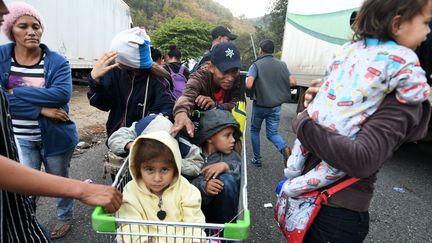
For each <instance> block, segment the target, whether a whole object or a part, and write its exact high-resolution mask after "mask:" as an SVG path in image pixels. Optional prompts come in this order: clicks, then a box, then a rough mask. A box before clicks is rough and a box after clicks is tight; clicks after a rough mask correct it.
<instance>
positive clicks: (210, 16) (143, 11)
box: [125, 0, 255, 34]
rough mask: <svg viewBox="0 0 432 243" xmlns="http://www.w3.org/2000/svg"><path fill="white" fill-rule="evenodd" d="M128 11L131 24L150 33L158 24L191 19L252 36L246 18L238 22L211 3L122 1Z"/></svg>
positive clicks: (193, 0) (198, 0) (200, 0)
mask: <svg viewBox="0 0 432 243" xmlns="http://www.w3.org/2000/svg"><path fill="white" fill-rule="evenodd" d="M125 2H126V3H127V4H128V5H129V6H130V8H131V14H132V21H133V22H134V25H142V26H145V27H146V29H148V31H149V32H150V34H151V33H152V31H154V30H156V29H157V28H158V27H159V25H160V24H161V23H163V22H165V21H167V20H170V19H173V18H175V17H185V18H192V19H197V20H201V21H205V22H208V23H210V24H212V25H215V26H216V25H225V26H227V27H228V28H231V30H232V31H234V32H235V33H238V34H241V33H253V32H255V28H254V27H253V24H252V23H251V22H249V21H248V20H247V19H239V18H236V17H234V16H233V15H232V13H231V11H230V10H229V9H227V8H225V7H224V6H222V5H220V4H219V3H217V2H214V1H212V0H188V1H184V0H125Z"/></svg>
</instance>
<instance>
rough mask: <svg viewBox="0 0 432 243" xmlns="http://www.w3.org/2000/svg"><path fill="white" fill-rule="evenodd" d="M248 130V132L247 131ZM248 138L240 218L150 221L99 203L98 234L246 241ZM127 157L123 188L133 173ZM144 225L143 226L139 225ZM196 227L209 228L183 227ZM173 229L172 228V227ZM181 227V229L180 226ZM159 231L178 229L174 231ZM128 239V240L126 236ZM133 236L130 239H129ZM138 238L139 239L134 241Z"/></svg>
mask: <svg viewBox="0 0 432 243" xmlns="http://www.w3.org/2000/svg"><path fill="white" fill-rule="evenodd" d="M243 134H245V133H243ZM245 141H246V138H245V135H243V139H242V155H243V156H242V158H243V161H242V177H241V185H240V186H241V190H240V198H239V206H238V215H237V220H236V222H229V223H225V224H212V223H185V222H164V221H149V220H134V219H123V218H118V217H116V215H114V214H108V213H106V212H105V211H104V210H103V208H102V207H100V206H99V207H96V208H95V210H94V211H93V213H92V227H93V230H95V231H96V232H97V233H98V234H101V235H103V239H101V241H102V242H114V241H121V242H129V241H130V240H131V239H132V238H134V240H136V239H137V238H138V239H139V240H138V242H149V243H150V242H219V241H221V240H229V241H242V240H245V239H247V237H248V235H249V228H250V212H249V209H248V201H247V167H246V144H245ZM128 164H129V163H128V160H127V159H126V160H125V162H124V163H123V165H122V166H121V168H120V170H119V172H118V173H117V175H116V177H115V180H114V182H113V184H112V185H113V186H114V187H116V188H117V189H119V190H120V191H122V190H123V188H124V186H125V185H126V184H127V182H128V181H130V180H131V176H130V174H129V165H128ZM137 226H141V227H156V228H157V229H158V230H157V231H158V233H156V234H155V233H148V232H150V231H149V230H146V232H139V233H130V230H127V232H126V230H125V231H122V229H124V227H137ZM137 228H140V227H137ZM185 228H189V229H190V228H192V230H193V231H195V230H197V231H199V232H203V231H204V232H207V234H201V236H195V235H194V236H190V235H187V236H185V235H184V234H181V233H178V232H182V229H185ZM168 229H169V230H168ZM179 229H180V230H179ZM159 232H177V233H173V234H167V233H159ZM124 239H126V240H124ZM128 240H129V241H128ZM134 242H136V241H134Z"/></svg>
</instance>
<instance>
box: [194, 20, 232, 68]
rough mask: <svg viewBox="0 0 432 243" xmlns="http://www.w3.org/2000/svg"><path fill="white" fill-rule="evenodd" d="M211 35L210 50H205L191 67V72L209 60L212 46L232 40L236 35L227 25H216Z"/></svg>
mask: <svg viewBox="0 0 432 243" xmlns="http://www.w3.org/2000/svg"><path fill="white" fill-rule="evenodd" d="M211 36H212V46H211V48H210V50H208V51H206V52H205V53H204V56H203V57H202V58H201V60H200V61H199V62H197V63H196V64H195V66H194V67H193V68H192V71H191V73H194V72H195V71H197V70H198V69H199V68H200V67H201V66H202V65H203V64H204V63H206V62H208V61H210V57H211V51H212V49H213V47H214V46H215V45H217V44H219V43H222V42H227V41H233V40H235V39H237V35H236V34H234V33H232V32H231V31H230V30H229V29H228V28H227V27H225V26H217V27H215V28H214V29H213V30H212V31H211Z"/></svg>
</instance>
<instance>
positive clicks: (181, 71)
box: [178, 64, 185, 75]
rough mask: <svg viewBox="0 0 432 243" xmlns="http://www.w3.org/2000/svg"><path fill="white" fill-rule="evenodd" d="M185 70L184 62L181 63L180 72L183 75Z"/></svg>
mask: <svg viewBox="0 0 432 243" xmlns="http://www.w3.org/2000/svg"><path fill="white" fill-rule="evenodd" d="M184 70H185V66H184V65H183V64H181V65H180V69H179V71H178V73H180V74H182V75H183V73H184Z"/></svg>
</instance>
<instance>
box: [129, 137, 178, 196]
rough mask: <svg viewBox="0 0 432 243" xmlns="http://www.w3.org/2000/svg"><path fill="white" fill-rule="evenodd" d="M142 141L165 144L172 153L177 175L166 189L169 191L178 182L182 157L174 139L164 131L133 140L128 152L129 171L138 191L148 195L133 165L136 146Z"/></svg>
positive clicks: (136, 150)
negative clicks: (149, 140)
mask: <svg viewBox="0 0 432 243" xmlns="http://www.w3.org/2000/svg"><path fill="white" fill-rule="evenodd" d="M143 139H154V140H157V141H159V142H161V143H163V144H165V145H166V146H167V147H168V148H169V149H170V150H171V152H172V153H173V155H174V160H175V162H176V166H177V174H176V175H175V176H174V180H173V181H172V182H171V185H170V186H169V187H168V188H167V189H166V190H169V188H171V187H173V186H174V185H175V184H176V183H178V181H179V176H180V175H179V173H180V172H181V161H182V157H181V154H180V149H179V145H178V142H177V140H176V139H175V138H173V137H172V136H171V135H170V134H169V133H168V132H166V131H157V132H151V133H148V134H145V135H141V136H139V137H138V138H137V139H135V141H134V143H133V144H132V147H131V150H130V156H129V171H130V172H131V176H132V178H133V180H134V181H136V182H137V184H138V187H139V189H140V190H143V192H145V193H150V191H149V190H148V188H147V186H146V185H145V184H144V182H143V181H142V180H141V179H137V171H136V170H135V163H136V161H135V160H134V158H135V155H136V153H137V152H138V146H137V145H138V144H140V142H141V141H142V140H143Z"/></svg>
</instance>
